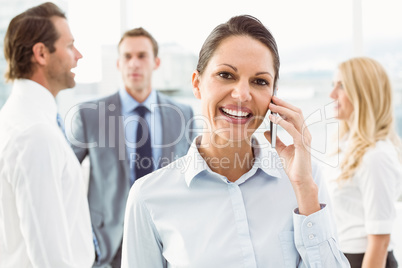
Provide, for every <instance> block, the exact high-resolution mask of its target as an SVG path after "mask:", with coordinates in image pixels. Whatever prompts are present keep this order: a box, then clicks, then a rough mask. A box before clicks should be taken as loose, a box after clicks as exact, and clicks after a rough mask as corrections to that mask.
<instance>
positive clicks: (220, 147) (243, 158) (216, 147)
mask: <svg viewBox="0 0 402 268" xmlns="http://www.w3.org/2000/svg"><path fill="white" fill-rule="evenodd" d="M198 151H199V152H200V154H201V156H202V157H203V158H204V160H205V162H206V163H207V164H208V166H209V168H210V169H211V170H212V171H214V172H216V173H218V174H220V175H223V176H225V177H226V178H227V179H228V180H229V181H231V182H234V181H236V180H237V179H239V178H240V177H241V176H242V175H243V174H245V173H246V172H247V171H249V170H250V169H251V168H252V166H253V163H254V153H253V148H252V146H251V141H249V140H242V141H236V142H233V141H227V140H221V141H216V140H214V142H211V140H210V139H209V137H208V136H204V135H203V137H202V139H201V146H200V147H199V149H198Z"/></svg>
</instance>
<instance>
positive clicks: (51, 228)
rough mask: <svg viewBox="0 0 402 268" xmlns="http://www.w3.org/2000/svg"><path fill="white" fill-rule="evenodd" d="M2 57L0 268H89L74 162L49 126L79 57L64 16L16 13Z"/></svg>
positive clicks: (40, 9) (86, 222)
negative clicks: (6, 91) (5, 94)
mask: <svg viewBox="0 0 402 268" xmlns="http://www.w3.org/2000/svg"><path fill="white" fill-rule="evenodd" d="M4 52H5V58H6V60H7V63H8V70H7V73H6V79H7V80H9V81H13V82H14V85H13V90H12V92H11V95H10V97H9V99H8V100H7V102H6V104H5V105H4V107H3V108H2V110H1V111H0V267H4V268H5V267H40V268H46V267H49V268H55V267H57V268H65V267H69V268H70V267H77V268H78V267H79V268H85V267H91V266H92V264H93V262H94V258H95V255H94V244H93V242H92V230H91V222H90V217H89V210H88V203H87V199H86V195H85V191H84V184H83V179H82V174H81V171H80V165H79V163H78V161H77V159H76V157H75V155H74V153H73V151H72V150H71V149H70V147H69V144H68V143H67V141H66V140H65V137H64V133H63V131H62V130H61V128H59V126H58V121H57V106H56V101H55V97H56V95H57V94H58V93H59V91H60V90H62V89H65V88H71V87H74V86H75V81H74V73H72V72H71V69H72V68H74V67H76V65H77V62H78V60H79V59H80V58H81V57H82V55H81V54H80V53H79V52H78V50H77V49H76V48H75V47H74V39H73V36H72V34H71V32H70V29H69V26H68V24H67V20H66V17H65V15H64V13H63V12H62V11H61V10H60V9H59V8H58V7H57V6H56V5H54V4H52V3H44V4H42V5H39V6H36V7H33V8H31V9H28V10H27V11H25V12H23V13H21V14H20V15H18V16H16V17H15V18H13V20H12V21H11V22H10V25H9V27H8V30H7V33H6V37H5V39H4Z"/></svg>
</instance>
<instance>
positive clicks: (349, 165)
mask: <svg viewBox="0 0 402 268" xmlns="http://www.w3.org/2000/svg"><path fill="white" fill-rule="evenodd" d="M333 84H334V85H333V90H332V92H331V94H330V96H331V98H333V99H334V100H336V101H337V105H336V106H335V112H337V118H338V119H339V120H340V121H341V122H340V144H339V156H340V157H339V159H340V162H339V163H340V165H339V169H338V172H336V173H335V176H334V177H333V179H331V181H330V187H329V188H330V192H331V196H332V199H333V207H334V212H335V218H336V224H337V228H338V234H339V240H340V246H341V250H342V251H343V252H344V253H345V255H346V257H347V258H348V260H349V261H350V263H351V267H352V268H353V267H364V268H368V267H397V266H398V265H397V262H396V260H395V258H394V255H393V252H392V249H393V244H392V239H391V236H390V234H391V231H392V226H393V222H394V220H395V216H396V211H395V206H394V205H395V201H396V199H397V198H398V195H399V194H400V192H401V191H400V189H401V181H402V165H401V142H400V139H399V137H398V136H397V134H396V132H395V130H394V114H393V105H392V88H391V84H390V81H389V78H388V76H387V74H386V72H385V70H384V68H383V67H382V66H381V65H380V64H379V63H378V62H377V61H375V60H373V59H370V58H366V57H360V58H352V59H350V60H347V61H345V62H343V63H341V64H340V65H339V68H338V71H337V73H336V75H335V77H334V83H333Z"/></svg>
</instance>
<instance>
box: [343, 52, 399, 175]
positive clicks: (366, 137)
mask: <svg viewBox="0 0 402 268" xmlns="http://www.w3.org/2000/svg"><path fill="white" fill-rule="evenodd" d="M339 71H340V73H341V76H342V80H343V81H342V83H343V87H344V89H345V92H346V95H347V96H348V98H349V100H350V102H351V103H352V105H353V113H352V114H351V117H350V118H349V120H348V121H347V122H346V121H342V122H341V125H340V139H344V138H345V136H346V135H348V140H349V142H348V144H349V146H348V148H346V150H345V154H344V158H343V160H342V162H341V164H340V168H341V174H340V176H339V178H338V180H339V181H343V180H347V179H349V178H351V177H352V176H353V175H354V173H355V172H356V169H357V168H358V167H359V166H360V164H361V162H362V159H363V156H364V154H365V153H366V152H367V150H368V149H369V148H372V147H374V146H375V144H376V142H377V141H379V140H385V139H389V140H391V141H392V143H393V144H394V145H395V147H396V149H397V151H398V156H399V160H400V161H401V159H402V150H401V141H400V139H399V137H398V135H397V134H396V131H395V122H394V118H395V117H394V106H393V105H392V87H391V82H390V80H389V78H388V75H387V73H386V71H385V69H384V68H383V67H382V66H381V64H380V63H378V62H377V61H375V60H373V59H370V58H367V57H358V58H352V59H349V60H347V61H345V62H342V63H341V64H340V65H339ZM339 149H340V148H339Z"/></svg>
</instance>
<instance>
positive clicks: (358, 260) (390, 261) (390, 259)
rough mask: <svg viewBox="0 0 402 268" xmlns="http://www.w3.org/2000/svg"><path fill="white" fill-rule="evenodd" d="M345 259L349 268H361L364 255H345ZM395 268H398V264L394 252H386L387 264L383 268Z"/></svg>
mask: <svg viewBox="0 0 402 268" xmlns="http://www.w3.org/2000/svg"><path fill="white" fill-rule="evenodd" d="M345 257H346V258H347V259H348V261H349V262H350V267H351V268H361V267H362V263H363V257H364V253H360V254H350V253H345ZM397 267H398V262H397V261H396V259H395V256H394V252H393V251H392V250H391V251H389V252H388V256H387V264H386V265H385V268H397Z"/></svg>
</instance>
